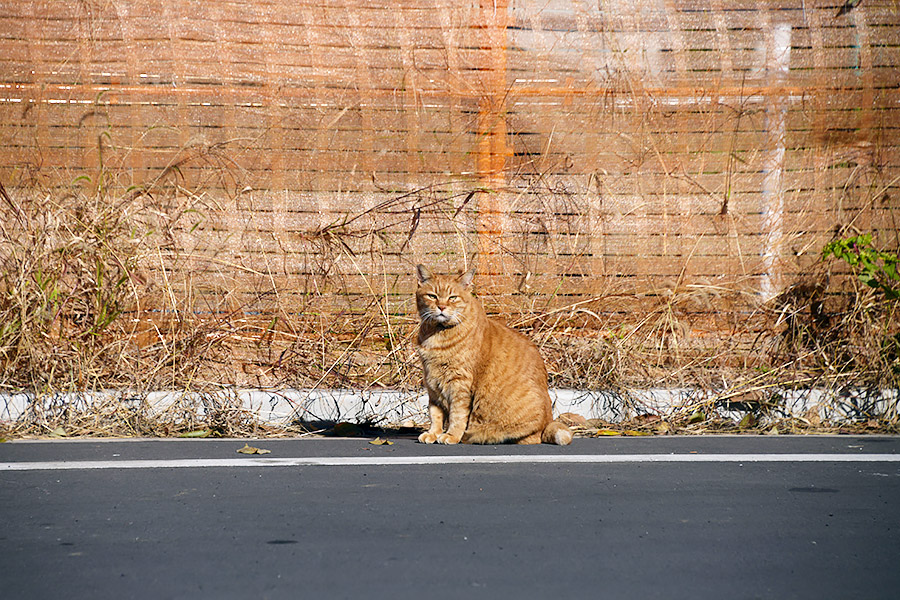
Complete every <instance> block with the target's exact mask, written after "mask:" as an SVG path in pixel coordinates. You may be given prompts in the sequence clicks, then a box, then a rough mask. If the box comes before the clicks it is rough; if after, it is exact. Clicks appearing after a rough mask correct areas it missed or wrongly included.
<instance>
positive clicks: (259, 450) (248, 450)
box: [237, 444, 272, 454]
mask: <svg viewBox="0 0 900 600" xmlns="http://www.w3.org/2000/svg"><path fill="white" fill-rule="evenodd" d="M237 451H238V452H240V453H241V454H271V453H272V451H271V450H264V449H262V448H255V447H253V446H251V445H250V444H244V447H243V448H238V450H237Z"/></svg>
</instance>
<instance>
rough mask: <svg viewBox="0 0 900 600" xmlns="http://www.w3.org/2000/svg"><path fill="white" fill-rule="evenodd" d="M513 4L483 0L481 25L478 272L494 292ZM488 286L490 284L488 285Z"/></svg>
mask: <svg viewBox="0 0 900 600" xmlns="http://www.w3.org/2000/svg"><path fill="white" fill-rule="evenodd" d="M507 4H508V0H480V5H479V13H478V15H479V16H478V18H479V23H478V24H477V28H478V29H481V30H482V31H483V35H484V44H483V48H485V50H484V53H483V55H482V58H481V61H483V65H482V82H481V83H482V87H481V94H482V95H481V98H480V99H479V104H478V124H477V125H478V148H477V154H476V171H477V174H478V183H479V185H480V186H481V187H482V188H484V189H486V190H488V191H487V192H486V193H481V194H479V196H478V218H477V221H476V223H475V229H476V233H477V235H478V263H479V264H478V268H479V271H480V272H481V275H482V281H483V282H484V283H483V284H482V285H481V287H482V288H485V287H486V288H492V287H495V286H496V284H497V282H498V281H497V280H498V277H499V276H500V275H502V273H503V265H502V256H501V254H500V243H501V238H502V235H503V211H504V206H503V205H504V204H505V201H504V194H503V190H504V188H505V184H506V177H505V169H506V157H507V154H508V150H507V146H506V94H507V89H506V44H507V38H506V25H507ZM485 284H486V285H485Z"/></svg>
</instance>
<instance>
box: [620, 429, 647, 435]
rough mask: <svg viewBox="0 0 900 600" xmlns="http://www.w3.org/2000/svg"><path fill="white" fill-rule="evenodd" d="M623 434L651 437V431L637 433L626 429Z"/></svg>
mask: <svg viewBox="0 0 900 600" xmlns="http://www.w3.org/2000/svg"><path fill="white" fill-rule="evenodd" d="M622 433H624V434H625V435H650V432H649V431H635V430H634V429H626V430H625V431H623V432H622Z"/></svg>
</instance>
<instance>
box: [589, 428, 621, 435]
mask: <svg viewBox="0 0 900 600" xmlns="http://www.w3.org/2000/svg"><path fill="white" fill-rule="evenodd" d="M591 433H592V434H593V435H622V433H621V432H620V431H613V430H612V429H598V430H597V431H592V432H591Z"/></svg>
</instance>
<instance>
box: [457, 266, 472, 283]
mask: <svg viewBox="0 0 900 600" xmlns="http://www.w3.org/2000/svg"><path fill="white" fill-rule="evenodd" d="M474 278H475V267H472V268H471V269H469V270H468V271H466V272H465V273H463V274H462V275H460V276H459V279H457V281H459V282H460V283H461V284H463V286H465V287H469V286H470V285H472V280H473V279H474Z"/></svg>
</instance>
